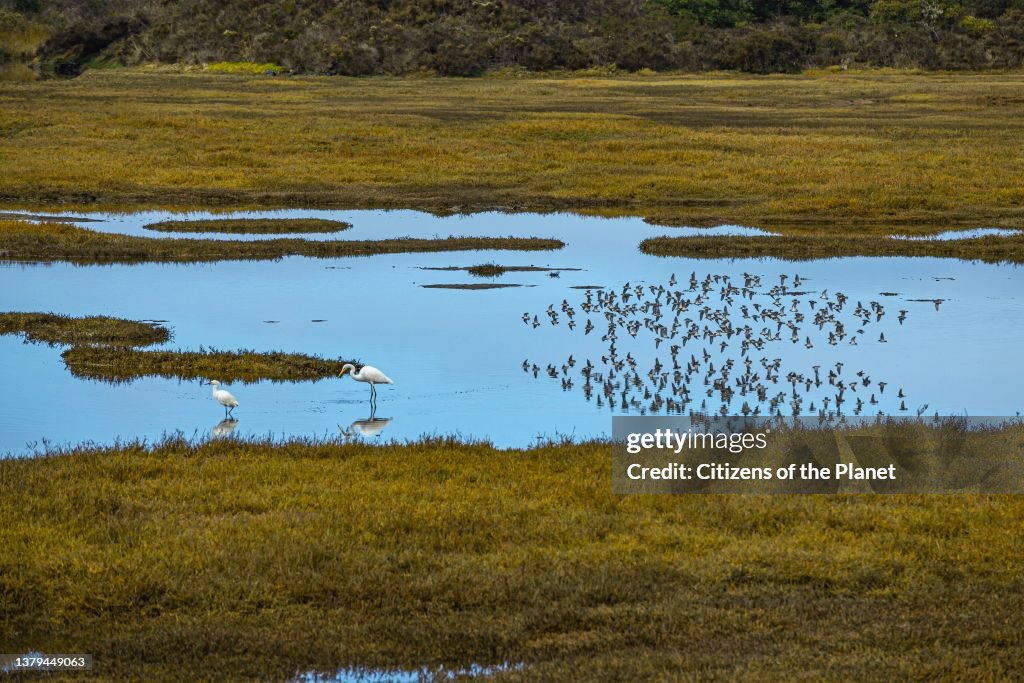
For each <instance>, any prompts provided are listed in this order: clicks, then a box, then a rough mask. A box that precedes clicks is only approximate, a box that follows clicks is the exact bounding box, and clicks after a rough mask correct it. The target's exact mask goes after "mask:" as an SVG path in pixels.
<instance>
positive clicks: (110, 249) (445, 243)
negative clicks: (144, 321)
mask: <svg viewBox="0 0 1024 683" xmlns="http://www.w3.org/2000/svg"><path fill="white" fill-rule="evenodd" d="M563 246H564V244H563V243H562V242H560V241H558V240H554V239H540V238H533V237H530V238H520V237H448V238H440V239H418V238H412V237H403V238H398V239H387V240H351V241H341V240H332V241H313V240H305V239H284V238H283V239H268V240H254V241H238V240H202V239H173V238H167V239H160V238H149V237H134V236H131V235H113V234H109V233H101V232H95V231H93V230H87V229H85V228H79V227H75V226H73V225H66V224H62V223H28V222H24V221H3V220H0V259H5V260H12V261H37V262H48V261H68V262H71V263H78V264H82V265H87V264H99V263H143V262H148V261H166V262H198V261H228V260H266V259H278V258H282V257H284V256H310V257H314V258H339V257H345V256H372V255H376V254H402V253H411V252H438V251H471V250H492V249H499V250H500V249H512V250H522V251H538V250H547V249H560V248H562V247H563Z"/></svg>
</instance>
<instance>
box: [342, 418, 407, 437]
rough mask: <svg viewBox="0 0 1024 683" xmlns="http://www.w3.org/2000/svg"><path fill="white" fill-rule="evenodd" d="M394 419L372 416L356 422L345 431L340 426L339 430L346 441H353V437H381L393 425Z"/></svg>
mask: <svg viewBox="0 0 1024 683" xmlns="http://www.w3.org/2000/svg"><path fill="white" fill-rule="evenodd" d="M392 420H394V418H392V417H374V416H373V415H372V414H371V415H370V417H368V418H366V419H365V420H356V421H355V422H353V423H352V424H350V425H349V426H348V429H345V428H344V427H343V426H341V425H338V430H339V431H340V432H341V433H342V434H343V435H344V436H345V439H346V440H348V439H351V438H352V437H353V436H361V437H364V438H365V437H371V436H380V433H381V432H383V431H384V428H385V427H387V426H388V425H389V424H391V422H392Z"/></svg>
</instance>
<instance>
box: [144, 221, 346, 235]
mask: <svg viewBox="0 0 1024 683" xmlns="http://www.w3.org/2000/svg"><path fill="white" fill-rule="evenodd" d="M143 227H144V228H145V229H146V230H156V231H158V232H225V233H232V234H258V235H270V234H281V233H302V232H341V231H342V230H348V229H349V228H351V227H352V224H351V223H346V222H345V221H331V220H324V219H321V218H220V219H215V220H209V219H206V220H197V221H161V222H159V223H150V224H148V225H144V226H143Z"/></svg>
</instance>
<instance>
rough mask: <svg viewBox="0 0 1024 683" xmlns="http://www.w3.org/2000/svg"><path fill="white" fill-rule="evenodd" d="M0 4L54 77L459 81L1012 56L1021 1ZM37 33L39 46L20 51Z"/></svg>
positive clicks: (1021, 25) (9, 0)
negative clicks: (236, 73)
mask: <svg viewBox="0 0 1024 683" xmlns="http://www.w3.org/2000/svg"><path fill="white" fill-rule="evenodd" d="M4 7H7V8H8V10H9V11H8V12H7V13H6V14H2V15H0V27H2V26H3V25H4V24H10V25H11V26H14V27H15V29H16V30H12V31H7V32H6V33H5V32H4V31H3V30H2V28H0V52H4V53H6V54H8V55H12V54H15V53H17V55H19V58H23V57H25V55H26V53H34V54H35V55H36V57H37V58H38V61H37V62H36V63H37V66H39V67H40V68H41V70H44V71H48V72H50V73H57V74H66V75H73V74H76V73H78V72H80V71H81V69H82V68H84V67H85V66H87V65H90V64H93V65H95V64H99V63H108V64H109V63H119V64H138V63H142V62H164V63H186V64H209V63H219V64H220V67H219V68H221V70H228V71H230V70H232V69H231V67H230V64H232V63H235V64H240V66H238V67H236V68H237V69H239V70H241V71H252V70H253V69H254V68H257V67H258V70H260V71H269V72H275V73H277V72H279V71H281V70H282V69H288V70H294V71H299V72H306V73H328V74H345V75H366V74H404V73H410V72H415V71H419V70H427V71H432V72H436V73H439V74H442V75H458V76H467V75H477V74H480V73H483V72H484V71H486V70H491V69H503V68H520V69H528V70H550V69H585V68H593V67H610V66H613V65H614V66H616V67H618V68H621V69H627V70H638V69H643V68H649V69H655V70H665V69H687V70H705V69H741V70H745V71H753V72H770V71H794V70H798V69H801V68H805V67H812V66H818V67H820V66H829V65H843V66H846V65H851V64H854V65H867V66H895V67H908V66H909V67H923V68H938V69H960V68H969V69H977V68H985V67H1014V66H1019V65H1021V64H1022V62H1024V1H1022V0H963V1H958V0H912V1H910V2H903V1H897V0H779V1H777V2H753V1H752V0H392V1H389V2H380V1H375V0H337V1H335V2H327V1H325V0H287V1H285V2H259V1H257V2H248V1H243V0H228V1H227V2H220V1H219V0H217V1H215V0H168V1H167V2H152V1H150V2H132V1H129V0H95V1H93V2H84V0H0V11H2V10H3V8H4ZM10 10H14V12H12V11H10ZM40 30H42V31H43V32H44V33H45V34H48V35H49V38H48V40H47V41H46V42H45V44H44V45H42V47H41V48H39V49H38V51H35V47H36V46H37V43H38V42H39V40H38V37H39V35H41V34H40ZM5 36H7V37H5ZM3 44H8V48H6V49H5V48H3V47H2V45H3ZM15 46H16V47H15ZM29 58H30V60H31V55H29Z"/></svg>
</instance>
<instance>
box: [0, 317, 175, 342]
mask: <svg viewBox="0 0 1024 683" xmlns="http://www.w3.org/2000/svg"><path fill="white" fill-rule="evenodd" d="M0 334H23V335H24V336H25V339H27V340H29V341H34V342H45V343H47V344H51V345H56V344H84V345H92V344H104V345H109V346H149V345H151V344H162V343H164V342H167V341H169V340H170V338H171V332H170V330H168V329H167V328H166V327H163V326H161V325H158V324H156V323H147V322H137V321H134V320H124V319H123V318H111V317H108V316H88V317H84V318H75V317H72V316H67V315H57V314H55V313H0Z"/></svg>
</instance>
